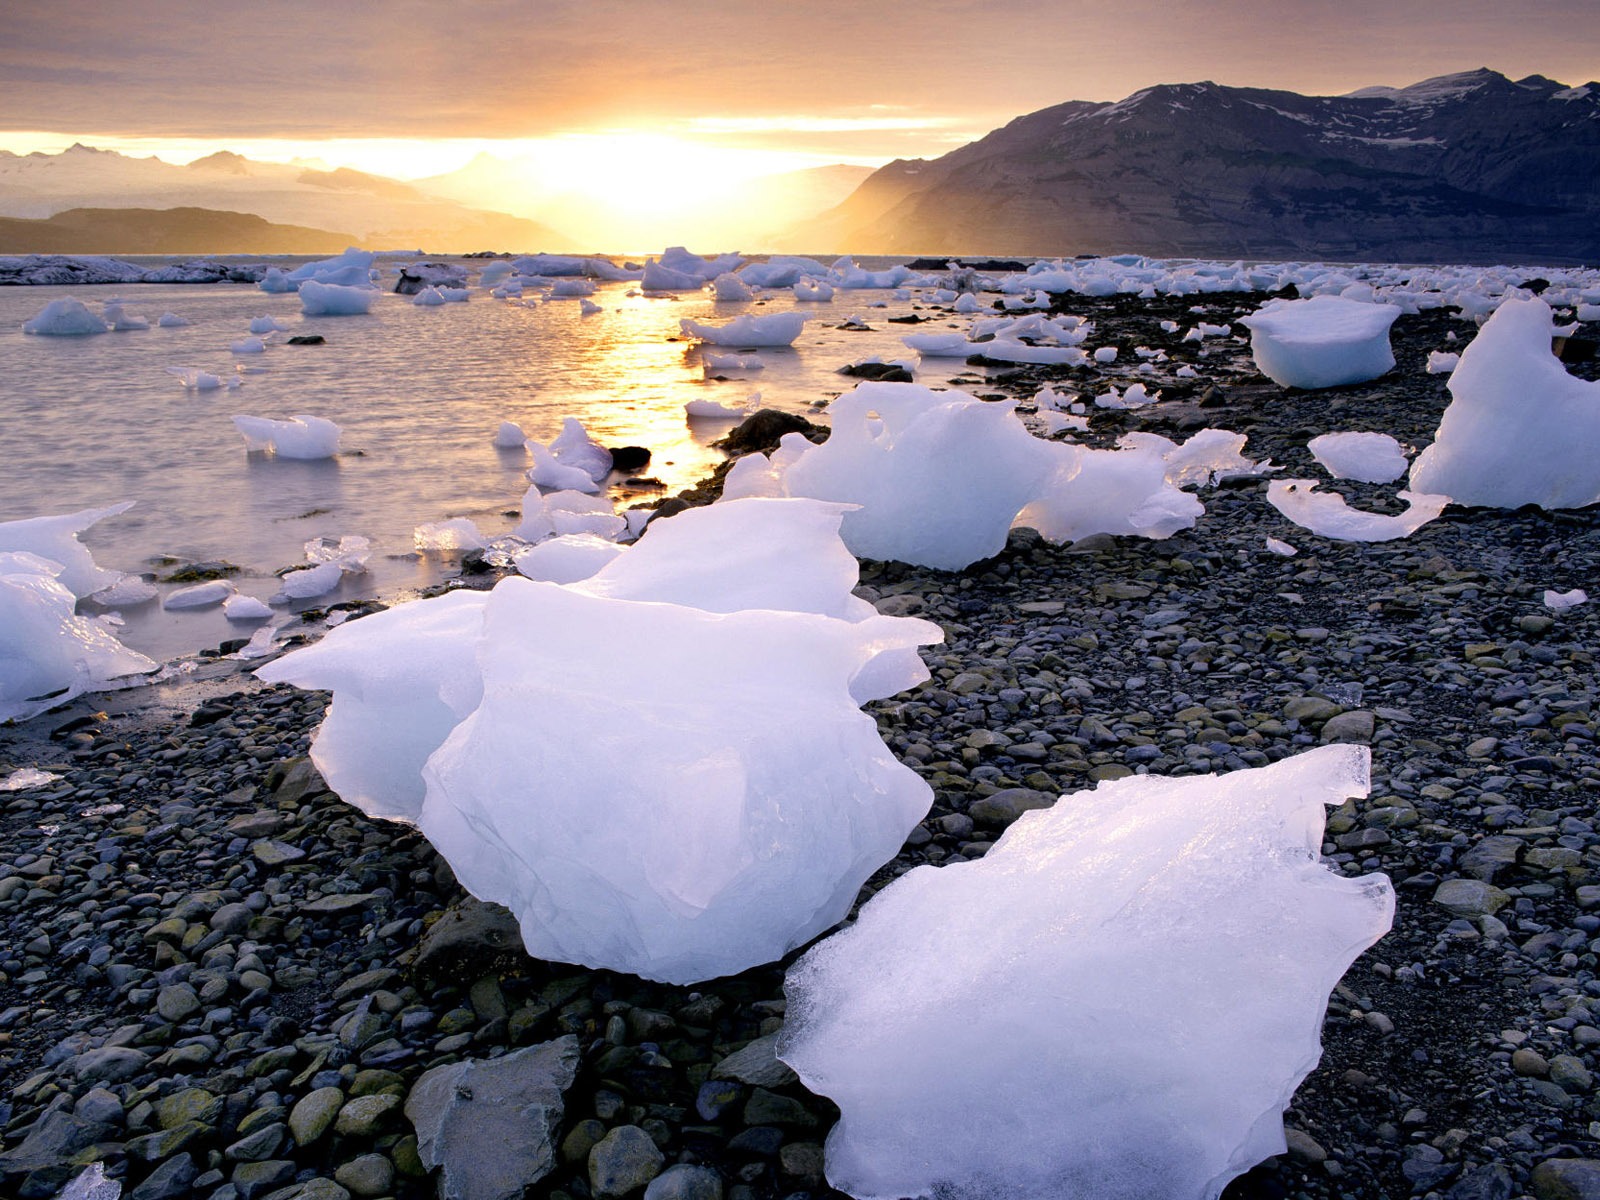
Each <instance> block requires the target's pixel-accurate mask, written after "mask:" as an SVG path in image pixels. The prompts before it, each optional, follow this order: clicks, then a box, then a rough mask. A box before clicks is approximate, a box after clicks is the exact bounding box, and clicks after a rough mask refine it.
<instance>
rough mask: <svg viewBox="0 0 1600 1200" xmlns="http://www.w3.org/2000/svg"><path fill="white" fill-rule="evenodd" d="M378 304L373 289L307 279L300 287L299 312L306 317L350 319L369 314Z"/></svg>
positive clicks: (376, 294) (376, 293)
mask: <svg viewBox="0 0 1600 1200" xmlns="http://www.w3.org/2000/svg"><path fill="white" fill-rule="evenodd" d="M377 302H378V292H377V290H376V289H375V288H370V287H362V286H359V285H343V284H337V283H318V282H317V281H316V280H314V279H308V280H306V281H305V282H304V283H302V284H301V285H300V311H301V312H303V313H305V315H306V316H308V317H350V316H356V315H358V314H360V313H365V312H371V311H372V306H373V305H374V304H376V303H377Z"/></svg>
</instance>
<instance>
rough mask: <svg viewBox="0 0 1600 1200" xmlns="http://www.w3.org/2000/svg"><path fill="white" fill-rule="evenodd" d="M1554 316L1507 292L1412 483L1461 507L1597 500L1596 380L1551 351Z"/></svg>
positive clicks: (1454, 380)
mask: <svg viewBox="0 0 1600 1200" xmlns="http://www.w3.org/2000/svg"><path fill="white" fill-rule="evenodd" d="M1553 327H1554V319H1553V318H1552V315H1551V312H1550V308H1549V306H1548V305H1547V304H1545V302H1544V301H1543V300H1540V299H1537V298H1529V299H1519V298H1516V297H1510V298H1507V299H1506V301H1505V302H1504V303H1503V304H1501V305H1500V307H1499V309H1498V310H1497V311H1496V312H1495V314H1494V316H1492V317H1490V318H1489V320H1488V321H1487V322H1485V324H1484V326H1483V328H1482V329H1480V330H1479V331H1478V336H1477V337H1476V338H1474V339H1473V341H1472V344H1471V345H1469V346H1468V347H1467V348H1466V349H1465V350H1464V351H1462V354H1461V361H1460V363H1459V364H1457V366H1456V369H1455V370H1454V371H1453V372H1451V374H1450V395H1451V401H1450V407H1449V408H1447V409H1445V411H1444V417H1443V419H1442V420H1441V421H1440V422H1439V431H1438V433H1436V434H1435V435H1434V441H1433V445H1431V446H1429V447H1428V448H1427V449H1426V450H1424V451H1423V452H1422V453H1421V454H1420V455H1418V457H1417V460H1416V462H1415V463H1413V464H1412V466H1411V486H1412V487H1414V488H1417V489H1420V490H1422V491H1428V492H1439V493H1442V494H1444V495H1447V496H1449V497H1450V498H1451V499H1452V500H1454V501H1455V502H1456V503H1457V504H1477V505H1484V506H1487V507H1492V508H1517V507H1519V506H1521V505H1523V504H1537V505H1539V506H1540V507H1541V508H1548V509H1557V508H1583V507H1585V506H1587V505H1590V504H1593V503H1595V502H1596V501H1597V500H1600V458H1596V456H1595V453H1594V446H1595V443H1596V440H1597V439H1600V383H1591V382H1588V381H1586V380H1582V379H1578V378H1576V377H1575V376H1572V375H1569V374H1568V373H1567V370H1566V368H1565V367H1563V366H1562V365H1561V361H1560V360H1559V359H1558V358H1556V356H1555V355H1554V354H1552V353H1551V352H1550V338H1551V334H1552V332H1553Z"/></svg>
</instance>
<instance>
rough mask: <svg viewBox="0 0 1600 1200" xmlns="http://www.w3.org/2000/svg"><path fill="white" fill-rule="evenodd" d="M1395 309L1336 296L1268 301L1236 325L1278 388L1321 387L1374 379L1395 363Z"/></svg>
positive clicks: (1388, 305)
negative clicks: (1392, 339) (1391, 337)
mask: <svg viewBox="0 0 1600 1200" xmlns="http://www.w3.org/2000/svg"><path fill="white" fill-rule="evenodd" d="M1399 315H1400V310H1399V308H1397V307H1396V306H1394V305H1392V304H1369V303H1365V302H1363V301H1360V300H1345V299H1342V298H1341V297H1338V296H1313V297H1312V298H1311V299H1309V300H1269V301H1268V302H1267V303H1266V304H1265V305H1264V306H1263V307H1261V308H1259V309H1257V310H1256V311H1255V312H1253V313H1251V314H1250V315H1249V316H1247V317H1242V318H1240V324H1242V325H1244V326H1246V327H1247V328H1248V329H1249V330H1250V351H1251V353H1252V354H1253V355H1254V356H1255V360H1256V366H1257V368H1259V369H1260V371H1261V373H1262V374H1263V375H1265V376H1266V377H1267V378H1268V379H1270V380H1272V382H1273V383H1276V384H1278V385H1279V386H1281V387H1297V388H1325V387H1339V386H1340V385H1342V384H1347V383H1362V382H1364V381H1365V380H1368V379H1376V378H1377V377H1378V376H1379V375H1382V374H1383V373H1384V372H1385V371H1388V370H1389V369H1390V368H1392V367H1393V366H1394V352H1393V351H1392V350H1390V348H1389V326H1391V325H1393V324H1394V320H1395V318H1396V317H1398V316H1399Z"/></svg>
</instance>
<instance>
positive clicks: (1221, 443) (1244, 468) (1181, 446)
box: [1117, 429, 1272, 488]
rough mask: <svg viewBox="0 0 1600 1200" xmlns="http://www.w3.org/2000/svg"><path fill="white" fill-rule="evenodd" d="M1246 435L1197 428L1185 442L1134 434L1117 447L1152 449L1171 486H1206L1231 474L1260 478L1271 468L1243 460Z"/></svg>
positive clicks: (1124, 436)
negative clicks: (1163, 466) (1157, 455)
mask: <svg viewBox="0 0 1600 1200" xmlns="http://www.w3.org/2000/svg"><path fill="white" fill-rule="evenodd" d="M1246 440H1247V439H1246V435H1245V434H1242V433H1232V432H1230V431H1228V430H1226V429H1199V430H1196V431H1195V432H1194V433H1193V434H1192V435H1191V436H1190V438H1189V440H1188V441H1186V442H1183V443H1178V442H1173V441H1170V440H1169V439H1167V438H1164V437H1162V436H1161V435H1160V434H1158V433H1146V432H1144V431H1142V430H1141V431H1135V432H1133V433H1128V434H1124V435H1123V436H1122V437H1121V438H1119V439H1118V441H1117V445H1118V446H1119V447H1121V448H1123V449H1138V448H1140V447H1147V446H1148V447H1152V448H1154V449H1155V450H1157V451H1159V452H1160V454H1161V460H1162V462H1163V463H1164V464H1165V465H1166V472H1167V482H1168V483H1170V484H1171V485H1172V486H1173V487H1180V488H1182V487H1207V486H1210V485H1213V484H1215V483H1217V482H1218V481H1219V480H1221V479H1225V478H1227V477H1228V476H1231V475H1260V474H1263V473H1264V472H1266V471H1268V470H1271V469H1272V464H1271V463H1270V462H1264V463H1262V462H1256V461H1255V460H1254V459H1250V458H1246V457H1245V454H1244V444H1245V441H1246Z"/></svg>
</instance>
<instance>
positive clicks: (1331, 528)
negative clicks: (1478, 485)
mask: <svg viewBox="0 0 1600 1200" xmlns="http://www.w3.org/2000/svg"><path fill="white" fill-rule="evenodd" d="M1316 487H1317V484H1316V481H1315V480H1311V479H1275V480H1273V481H1272V482H1271V483H1269V484H1268V485H1267V503H1268V504H1270V505H1272V507H1273V508H1275V509H1277V510H1278V511H1279V512H1281V513H1282V514H1283V515H1284V516H1286V517H1288V518H1289V520H1291V521H1293V522H1294V523H1295V524H1296V525H1299V526H1300V527H1301V528H1302V529H1309V530H1310V531H1311V532H1312V533H1315V534H1317V535H1319V536H1321V537H1326V538H1333V539H1334V540H1336V541H1341V542H1392V541H1394V540H1395V539H1397V538H1403V537H1410V536H1411V535H1412V534H1413V533H1415V532H1416V531H1417V530H1419V529H1421V528H1422V527H1423V526H1424V525H1426V524H1427V523H1428V522H1429V521H1431V520H1433V519H1434V518H1435V517H1437V516H1438V515H1439V514H1440V513H1442V512H1443V511H1444V510H1445V506H1446V505H1448V504H1449V503H1450V497H1449V496H1440V495H1429V494H1425V493H1421V492H1404V491H1403V492H1400V493H1399V496H1400V499H1402V500H1404V501H1405V502H1406V505H1407V507H1406V511H1405V512H1403V513H1401V514H1400V515H1398V516H1385V515H1384V514H1382V513H1371V512H1363V511H1362V510H1361V509H1359V508H1351V507H1350V506H1349V505H1348V504H1347V503H1345V498H1344V497H1343V496H1341V495H1339V494H1338V493H1337V492H1319V491H1317V490H1316Z"/></svg>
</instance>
